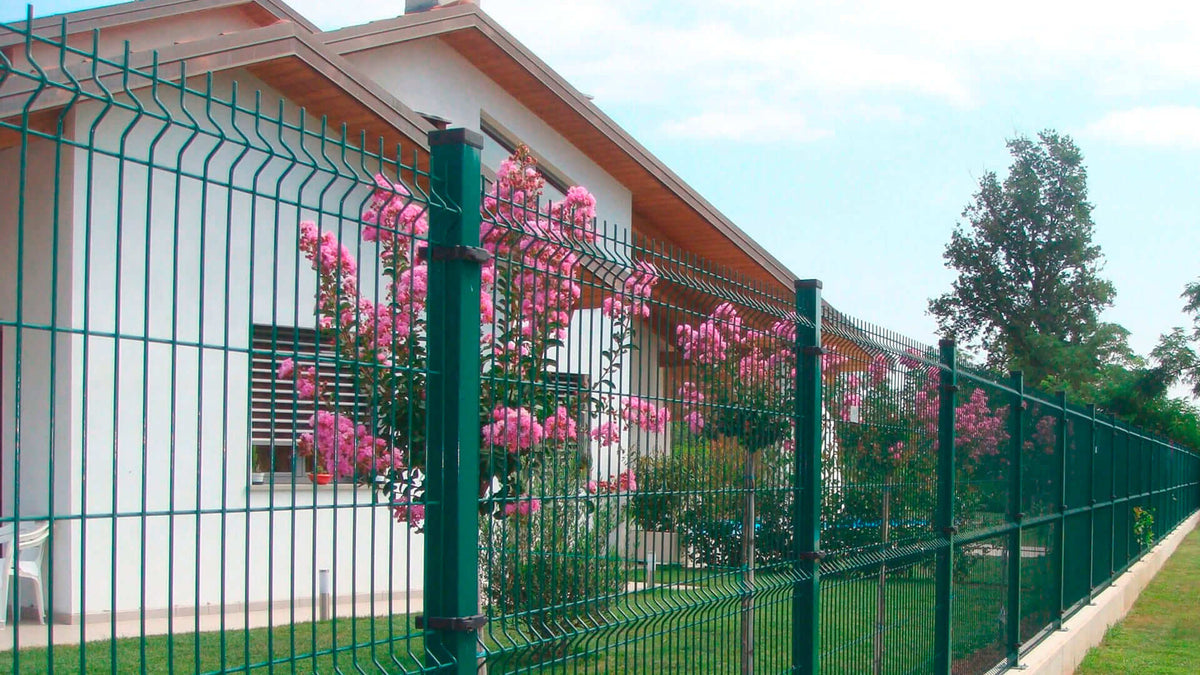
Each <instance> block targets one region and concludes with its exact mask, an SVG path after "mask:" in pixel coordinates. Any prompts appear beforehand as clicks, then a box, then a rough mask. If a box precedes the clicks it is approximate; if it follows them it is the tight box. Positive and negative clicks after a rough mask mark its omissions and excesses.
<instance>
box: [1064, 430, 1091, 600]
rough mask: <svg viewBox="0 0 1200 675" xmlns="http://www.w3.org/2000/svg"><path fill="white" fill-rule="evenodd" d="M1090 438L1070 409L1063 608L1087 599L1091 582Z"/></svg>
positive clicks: (1089, 433) (1089, 432) (1088, 431)
mask: <svg viewBox="0 0 1200 675" xmlns="http://www.w3.org/2000/svg"><path fill="white" fill-rule="evenodd" d="M1092 444H1093V438H1092V429H1091V421H1090V419H1089V418H1088V417H1087V416H1086V415H1085V414H1083V412H1082V411H1080V410H1078V409H1075V408H1074V407H1072V409H1071V410H1070V411H1069V412H1068V415H1067V456H1066V463H1065V464H1066V490H1065V491H1064V493H1065V495H1066V502H1065V507H1066V509H1065V510H1066V511H1067V513H1068V515H1067V516H1066V517H1065V518H1064V520H1063V527H1064V548H1063V606H1064V607H1067V608H1070V607H1072V606H1073V605H1075V604H1077V603H1079V602H1080V601H1081V600H1085V599H1086V598H1088V593H1089V591H1090V590H1091V578H1092V521H1093V519H1094V511H1093V509H1091V508H1090V507H1091V506H1092V493H1091V488H1092V481H1093V479H1092V471H1093V470H1094V466H1093V457H1094V452H1093V445H1092Z"/></svg>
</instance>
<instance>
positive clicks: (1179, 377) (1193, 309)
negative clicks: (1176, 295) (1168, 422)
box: [1151, 280, 1200, 397]
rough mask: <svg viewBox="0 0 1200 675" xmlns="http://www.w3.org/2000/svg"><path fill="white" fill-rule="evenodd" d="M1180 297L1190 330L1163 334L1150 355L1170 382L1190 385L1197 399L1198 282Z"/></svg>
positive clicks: (1199, 382) (1199, 374)
mask: <svg viewBox="0 0 1200 675" xmlns="http://www.w3.org/2000/svg"><path fill="white" fill-rule="evenodd" d="M1181 297H1182V298H1183V300H1184V304H1183V311H1185V312H1188V313H1190V314H1191V315H1192V329H1191V330H1190V331H1188V330H1186V329H1184V328H1182V327H1178V328H1175V329H1173V330H1172V331H1170V332H1169V333H1166V334H1165V335H1163V336H1162V337H1161V338H1159V341H1158V346H1157V347H1155V348H1154V351H1153V352H1151V356H1153V357H1154V359H1155V360H1156V361H1158V364H1159V365H1158V367H1159V369H1160V370H1161V371H1163V373H1165V374H1166V375H1167V376H1169V377H1171V378H1172V383H1173V382H1183V383H1184V384H1187V385H1189V386H1191V388H1192V395H1193V396H1197V397H1200V354H1197V349H1196V346H1195V345H1196V344H1197V343H1200V280H1197V281H1195V282H1193V283H1190V284H1188V285H1187V287H1186V288H1184V290H1183V295H1182V296H1181Z"/></svg>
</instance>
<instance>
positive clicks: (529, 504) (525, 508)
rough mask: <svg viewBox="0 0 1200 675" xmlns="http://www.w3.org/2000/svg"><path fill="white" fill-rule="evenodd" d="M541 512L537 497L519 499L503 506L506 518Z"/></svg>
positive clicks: (540, 502)
mask: <svg viewBox="0 0 1200 675" xmlns="http://www.w3.org/2000/svg"><path fill="white" fill-rule="evenodd" d="M541 510H542V500H540V499H538V498H537V497H528V496H525V497H520V498H519V499H516V500H514V501H510V502H508V503H506V504H505V505H504V515H506V516H528V515H529V514H531V513H537V512H538V511H541Z"/></svg>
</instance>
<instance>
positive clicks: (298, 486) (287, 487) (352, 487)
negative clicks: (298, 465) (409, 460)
mask: <svg viewBox="0 0 1200 675" xmlns="http://www.w3.org/2000/svg"><path fill="white" fill-rule="evenodd" d="M293 488H294V489H295V490H296V492H297V493H298V494H304V493H310V492H314V491H316V492H329V491H333V490H337V491H339V492H346V491H357V490H363V491H366V492H370V491H371V489H370V487H369V486H367V485H360V484H358V483H351V482H349V481H347V482H344V483H330V484H328V485H317V484H316V483H310V482H308V481H303V482H296V483H283V482H279V481H276V482H275V484H274V485H272V484H270V483H259V484H254V483H251V484H250V486H249V490H250V492H289V493H290V492H291V491H292V489H293Z"/></svg>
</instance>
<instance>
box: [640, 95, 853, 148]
mask: <svg viewBox="0 0 1200 675" xmlns="http://www.w3.org/2000/svg"><path fill="white" fill-rule="evenodd" d="M662 130H663V132H664V133H666V134H667V135H669V136H674V137H677V138H687V139H692V140H704V141H753V140H759V141H764V142H779V141H783V142H788V141H791V142H803V141H814V140H818V139H821V138H827V137H828V136H830V135H832V132H831V131H829V130H827V129H817V128H813V127H812V126H810V124H809V122H808V119H807V118H806V117H805V116H804V114H802V113H800V112H798V111H794V110H783V109H779V108H774V107H772V106H770V105H763V104H761V103H745V104H742V105H740V106H738V107H737V108H736V109H729V110H711V111H705V112H701V113H698V114H695V115H691V116H689V117H684V118H680V119H674V120H669V121H667V122H666V123H664V124H663V126H662Z"/></svg>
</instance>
